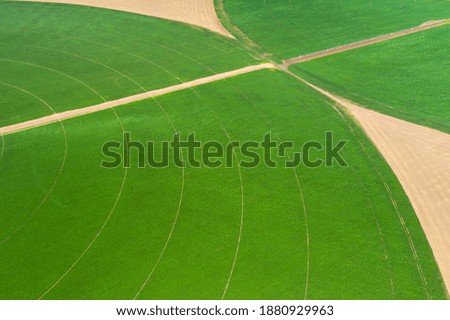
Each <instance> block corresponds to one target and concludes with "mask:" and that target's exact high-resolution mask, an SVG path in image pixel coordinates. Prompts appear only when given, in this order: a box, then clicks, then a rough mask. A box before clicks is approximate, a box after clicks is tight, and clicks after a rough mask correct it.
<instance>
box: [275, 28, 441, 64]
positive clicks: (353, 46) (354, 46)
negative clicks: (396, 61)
mask: <svg viewBox="0 0 450 320" xmlns="http://www.w3.org/2000/svg"><path fill="white" fill-rule="evenodd" d="M449 22H450V20H439V21H429V22H425V23H423V24H421V25H420V26H418V27H414V28H410V29H406V30H402V31H398V32H394V33H390V34H387V35H383V36H379V37H375V38H371V39H367V40H363V41H359V42H354V43H350V44H347V45H344V46H340V47H336V48H331V49H327V50H324V51H320V52H315V53H311V54H308V55H305V56H300V57H297V58H292V59H289V60H286V61H284V64H285V65H286V66H290V65H292V64H295V63H301V62H306V61H310V60H314V59H318V58H322V57H326V56H330V55H333V54H336V53H340V52H344V51H349V50H352V49H357V48H361V47H365V46H368V45H371V44H374V43H378V42H383V41H387V40H390V39H394V38H398V37H403V36H406V35H408V34H412V33H416V32H420V31H424V30H428V29H432V28H436V27H439V26H442V25H444V24H447V23H449Z"/></svg>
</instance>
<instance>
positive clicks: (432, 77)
mask: <svg viewBox="0 0 450 320" xmlns="http://www.w3.org/2000/svg"><path fill="white" fill-rule="evenodd" d="M449 38H450V25H446V26H443V27H439V28H436V29H433V30H428V31H425V32H421V33H417V34H413V35H409V36H407V37H403V38H398V39H394V40H391V41H388V42H384V43H379V44H376V45H373V46H369V47H365V48H360V49H357V50H352V51H348V52H344V53H340V54H337V55H333V56H329V57H324V58H321V59H317V60H313V61H309V62H306V63H302V64H298V65H294V66H292V67H291V70H292V71H294V72H296V73H297V74H298V75H300V76H302V77H304V78H305V79H307V80H309V81H311V82H313V83H315V84H316V85H319V86H321V87H323V88H324V89H327V90H329V91H331V92H333V93H335V94H337V95H341V96H343V97H346V98H348V99H350V100H352V101H355V102H357V103H359V104H361V105H363V106H365V107H368V108H370V109H374V110H377V111H380V112H383V113H385V114H388V115H391V116H394V117H397V118H401V119H404V120H407V121H411V122H415V123H418V124H421V125H425V126H429V127H432V128H435V129H438V130H441V131H443V132H446V133H450V112H449V106H450V96H449V94H448V92H449V91H448V89H449V87H448V84H449V83H450V58H449V55H448V52H449V50H450V43H449V41H448V39H449Z"/></svg>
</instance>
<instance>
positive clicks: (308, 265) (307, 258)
mask: <svg viewBox="0 0 450 320" xmlns="http://www.w3.org/2000/svg"><path fill="white" fill-rule="evenodd" d="M236 90H237V91H238V92H239V94H240V95H241V96H242V97H244V99H245V100H247V101H248V102H249V103H250V105H251V106H252V107H253V108H254V109H255V110H256V112H257V113H259V114H260V115H261V116H262V117H263V119H264V121H265V122H266V123H267V124H268V125H269V126H270V127H273V124H272V121H270V120H269V119H268V118H267V116H266V115H265V114H264V113H263V112H262V111H261V109H259V108H258V106H257V105H256V104H255V103H254V102H253V101H252V100H251V99H250V98H249V97H248V96H247V95H246V94H245V93H243V92H242V91H241V90H239V88H236ZM276 138H277V140H278V142H279V143H281V142H282V141H281V138H280V136H279V135H278V134H277V136H276ZM286 156H287V157H288V159H289V161H292V160H293V159H292V158H291V156H290V155H289V154H287V155H286ZM292 172H293V174H294V177H295V181H296V184H297V190H298V193H299V197H300V203H301V205H302V210H303V219H304V221H305V237H306V239H305V240H306V279H305V294H304V299H305V300H306V299H307V297H308V289H309V274H310V236H309V224H308V212H307V210H306V203H305V195H304V193H303V188H302V185H301V181H300V177H299V175H298V173H297V170H295V168H292Z"/></svg>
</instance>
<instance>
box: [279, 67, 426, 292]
mask: <svg viewBox="0 0 450 320" xmlns="http://www.w3.org/2000/svg"><path fill="white" fill-rule="evenodd" d="M285 72H287V73H288V74H290V75H291V76H293V77H294V78H296V79H297V80H299V81H301V82H303V83H305V84H306V85H308V86H310V87H311V88H313V89H314V90H316V91H318V92H320V93H321V94H323V95H324V96H326V97H328V98H329V99H331V100H333V101H335V102H337V103H338V104H339V105H341V106H342V107H344V108H345V105H346V104H347V105H348V104H349V103H350V102H348V101H347V100H344V99H342V98H339V97H337V96H335V95H333V94H331V93H330V92H328V91H326V90H324V89H322V88H320V87H318V86H316V85H314V84H312V83H310V82H308V81H306V80H305V79H303V78H301V77H299V76H297V75H296V74H294V73H292V72H290V71H288V70H286V71H285ZM369 159H370V161H371V163H372V166H373V167H374V169H375V171H376V172H377V174H378V177H379V178H380V180H381V181H382V182H383V184H384V188H385V190H386V192H387V194H388V196H389V198H390V200H391V204H392V206H393V208H394V210H395V212H396V214H397V217H398V219H399V222H400V225H401V226H402V228H403V231H404V233H405V236H406V239H407V240H408V243H409V247H410V250H411V253H412V255H413V258H414V260H415V265H416V267H417V270H418V272H419V276H420V278H421V281H422V284H423V287H424V291H425V293H426V295H427V297H428V299H431V295H430V292H429V290H428V283H427V280H426V277H425V274H424V272H423V269H422V265H421V264H420V259H419V256H418V254H417V250H416V246H415V244H414V241H413V239H412V237H411V233H410V231H409V228H408V226H407V225H406V222H405V219H404V217H403V215H402V213H401V211H400V208H399V207H398V205H397V201H396V199H395V197H394V195H393V193H392V192H391V189H390V187H389V185H388V184H387V182H386V180H385V179H384V176H383V175H382V173H381V172H380V171H379V169H378V168H377V167H376V166H375V164H374V162H373V160H372V158H371V157H370V156H369Z"/></svg>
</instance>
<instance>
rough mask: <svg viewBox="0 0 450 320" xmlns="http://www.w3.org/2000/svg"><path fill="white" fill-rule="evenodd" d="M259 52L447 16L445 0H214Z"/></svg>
mask: <svg viewBox="0 0 450 320" xmlns="http://www.w3.org/2000/svg"><path fill="white" fill-rule="evenodd" d="M220 2H222V3H223V4H224V9H225V11H226V13H227V14H228V16H229V18H230V21H231V23H232V24H234V25H236V26H237V27H238V28H239V29H240V30H241V31H242V32H244V33H245V34H246V35H247V36H248V37H250V39H252V40H253V41H254V42H256V43H257V44H258V45H260V47H261V48H262V51H263V52H267V53H272V54H275V56H277V57H281V58H283V59H287V58H293V57H296V56H299V55H303V54H306V53H311V52H316V51H320V50H324V49H328V48H332V47H336V46H339V45H343V44H347V43H351V42H355V41H358V40H362V39H367V38H371V37H374V36H378V35H381V34H386V33H390V32H394V31H398V30H401V29H406V28H409V27H414V26H418V25H420V24H422V23H423V22H425V21H428V20H438V19H447V18H450V3H449V2H448V1H446V0H417V1H416V0H377V1H363V0H346V1H336V0H321V1H306V0H267V1H262V0H216V4H217V5H218V4H219V3H220Z"/></svg>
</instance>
